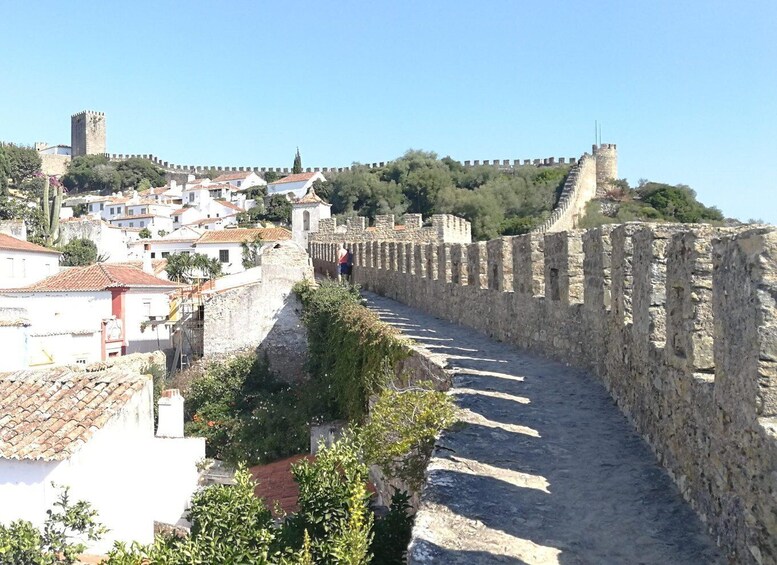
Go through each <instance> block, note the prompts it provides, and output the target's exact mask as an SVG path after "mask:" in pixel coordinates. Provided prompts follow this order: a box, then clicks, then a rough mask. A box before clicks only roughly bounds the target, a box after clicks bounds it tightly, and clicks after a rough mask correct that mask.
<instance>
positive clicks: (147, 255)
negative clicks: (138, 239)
mask: <svg viewBox="0 0 777 565" xmlns="http://www.w3.org/2000/svg"><path fill="white" fill-rule="evenodd" d="M143 272H144V273H148V274H149V275H153V274H154V267H153V266H152V265H151V244H149V243H144V244H143Z"/></svg>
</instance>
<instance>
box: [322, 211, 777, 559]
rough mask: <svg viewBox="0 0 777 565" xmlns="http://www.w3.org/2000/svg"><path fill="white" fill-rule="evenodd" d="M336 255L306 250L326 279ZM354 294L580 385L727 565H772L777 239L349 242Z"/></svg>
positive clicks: (630, 228) (639, 230) (772, 234)
mask: <svg viewBox="0 0 777 565" xmlns="http://www.w3.org/2000/svg"><path fill="white" fill-rule="evenodd" d="M336 245H337V244H336V243H335V242H322V241H319V242H316V241H315V240H314V241H313V242H312V243H311V245H310V251H311V256H312V257H313V262H314V266H315V267H316V269H317V270H318V271H319V272H326V273H329V274H334V268H335V264H334V258H335V257H336V255H335V253H336ZM354 261H355V264H354V270H353V278H354V282H356V283H358V284H361V285H363V286H364V287H365V288H367V289H370V290H373V291H375V292H378V293H380V294H383V295H385V296H389V297H391V298H395V299H397V300H399V301H401V302H404V303H406V304H408V305H411V306H413V307H417V308H419V309H422V310H425V311H427V312H430V313H432V314H434V315H436V316H439V317H441V318H444V319H448V320H451V321H453V322H456V323H460V324H463V325H466V326H470V327H473V328H475V329H477V330H480V331H482V332H484V333H486V334H488V335H490V336H492V337H494V338H496V339H500V340H504V341H506V342H510V343H513V344H516V345H518V346H520V347H522V348H526V349H528V350H530V351H533V352H537V353H539V354H542V355H546V356H549V357H552V358H556V359H559V360H562V361H566V362H568V363H570V364H572V365H574V366H577V367H581V368H584V369H587V370H590V371H592V372H593V373H595V374H596V375H598V376H599V378H601V379H602V381H603V382H604V383H605V384H606V386H607V387H608V389H609V390H610V392H611V394H612V396H613V397H614V399H615V400H616V402H617V403H618V405H619V406H620V408H621V409H622V411H623V412H624V413H625V414H626V415H627V416H628V417H629V418H630V419H631V420H632V422H633V424H634V425H635V427H636V429H637V430H638V431H639V433H640V434H641V435H642V436H643V437H644V438H645V440H646V441H647V442H648V443H649V444H650V445H651V446H652V448H653V449H654V451H655V453H656V455H657V457H658V459H659V460H660V462H661V463H662V464H663V465H664V466H665V468H666V469H667V470H668V471H669V473H670V474H671V476H672V477H673V479H674V480H675V482H676V483H677V485H678V487H679V489H680V490H681V492H682V493H683V495H684V496H685V498H686V499H687V500H688V501H689V502H690V503H691V504H692V505H693V507H694V508H695V509H696V510H697V512H698V513H699V514H700V515H701V516H702V518H703V519H704V521H705V522H706V523H707V524H708V526H709V527H710V529H711V530H712V532H713V533H714V534H715V536H716V538H717V539H718V541H719V543H720V545H721V546H722V547H723V548H725V550H726V551H727V552H728V553H729V554H730V556H731V557H732V559H734V562H737V563H775V562H777V498H776V493H777V482H776V481H777V329H775V328H777V310H776V309H775V300H776V297H777V228H775V227H765V226H750V227H746V228H741V229H736V230H734V229H725V228H711V227H709V226H687V225H684V226H683V225H674V224H661V225H650V224H624V225H620V226H617V227H613V226H604V227H601V228H596V229H592V230H588V231H567V232H560V233H548V234H544V235H541V234H536V233H534V234H528V235H524V236H517V237H503V238H499V239H496V240H492V241H489V242H479V243H471V244H460V243H453V244H451V243H423V242H398V241H381V240H361V241H358V242H356V243H355V244H354Z"/></svg>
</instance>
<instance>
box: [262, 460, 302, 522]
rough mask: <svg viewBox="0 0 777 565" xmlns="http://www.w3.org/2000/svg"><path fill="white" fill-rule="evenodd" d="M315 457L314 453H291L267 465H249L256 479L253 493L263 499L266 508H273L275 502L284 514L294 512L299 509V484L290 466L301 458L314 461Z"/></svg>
mask: <svg viewBox="0 0 777 565" xmlns="http://www.w3.org/2000/svg"><path fill="white" fill-rule="evenodd" d="M315 458H316V457H315V455H293V456H291V457H287V458H286V459H281V460H280V461H273V462H272V463H268V464H267V465H257V466H255V467H251V468H250V469H249V471H250V473H251V475H252V476H253V478H254V479H256V480H257V481H258V484H257V485H256V487H255V488H254V494H255V495H256V496H257V497H259V498H262V499H264V501H265V503H267V507H268V508H273V509H274V508H275V503H276V502H277V503H278V506H280V507H281V510H283V511H284V512H285V513H286V514H291V513H292V512H296V511H297V510H299V507H298V506H297V498H299V485H298V484H297V483H296V482H295V481H294V477H293V476H292V474H291V466H292V465H293V464H294V463H298V462H300V461H302V460H306V461H314V460H315Z"/></svg>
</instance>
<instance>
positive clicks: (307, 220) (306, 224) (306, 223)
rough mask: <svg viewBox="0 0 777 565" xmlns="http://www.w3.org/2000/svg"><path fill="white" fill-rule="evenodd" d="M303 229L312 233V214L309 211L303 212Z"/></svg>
mask: <svg viewBox="0 0 777 565" xmlns="http://www.w3.org/2000/svg"><path fill="white" fill-rule="evenodd" d="M302 229H303V230H304V231H310V212H308V211H307V210H305V211H304V212H302Z"/></svg>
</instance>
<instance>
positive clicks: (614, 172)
mask: <svg viewBox="0 0 777 565" xmlns="http://www.w3.org/2000/svg"><path fill="white" fill-rule="evenodd" d="M593 154H594V157H595V158H596V196H597V198H599V197H601V196H604V193H605V192H606V191H607V181H608V180H610V179H617V178H618V150H617V148H616V147H615V144H614V143H602V144H601V145H594V146H593Z"/></svg>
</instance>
